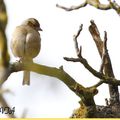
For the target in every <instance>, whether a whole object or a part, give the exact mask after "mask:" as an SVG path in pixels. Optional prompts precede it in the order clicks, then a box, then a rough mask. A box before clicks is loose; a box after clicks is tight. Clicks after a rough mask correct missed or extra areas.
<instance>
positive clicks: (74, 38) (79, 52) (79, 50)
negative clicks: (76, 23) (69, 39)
mask: <svg viewBox="0 0 120 120" xmlns="http://www.w3.org/2000/svg"><path fill="white" fill-rule="evenodd" d="M82 29H83V24H81V25H80V27H79V30H78V31H77V34H76V35H74V36H73V41H74V43H75V50H76V53H77V56H79V55H80V54H81V50H82V48H81V47H80V49H79V47H78V42H77V38H78V36H79V35H80V33H81V31H82Z"/></svg>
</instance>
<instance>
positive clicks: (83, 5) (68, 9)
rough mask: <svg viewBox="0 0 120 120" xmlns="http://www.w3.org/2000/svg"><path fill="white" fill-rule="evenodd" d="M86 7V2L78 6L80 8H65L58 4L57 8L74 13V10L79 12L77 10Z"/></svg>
mask: <svg viewBox="0 0 120 120" xmlns="http://www.w3.org/2000/svg"><path fill="white" fill-rule="evenodd" d="M86 5H87V2H86V1H85V2H84V3H82V4H80V5H78V6H71V7H69V8H67V7H64V6H62V5H59V4H56V7H58V8H61V9H64V10H66V11H72V10H77V9H80V8H82V7H85V6H86Z"/></svg>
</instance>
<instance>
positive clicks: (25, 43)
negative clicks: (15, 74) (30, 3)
mask: <svg viewBox="0 0 120 120" xmlns="http://www.w3.org/2000/svg"><path fill="white" fill-rule="evenodd" d="M38 31H42V29H41V28H40V24H39V22H38V21H37V20H36V19H35V18H29V19H27V20H25V21H24V22H23V23H22V24H21V25H20V26H17V27H16V28H15V31H14V32H13V35H12V40H11V49H12V52H13V54H14V56H16V57H19V58H20V61H22V62H24V63H28V62H32V61H33V58H34V57H36V56H37V55H38V53H39V52H40V48H41V38H40V33H39V32H38ZM24 84H27V85H30V71H24V76H23V85H24Z"/></svg>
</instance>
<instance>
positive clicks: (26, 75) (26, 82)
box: [23, 70, 30, 85]
mask: <svg viewBox="0 0 120 120" xmlns="http://www.w3.org/2000/svg"><path fill="white" fill-rule="evenodd" d="M23 85H30V71H26V70H25V71H24V73H23Z"/></svg>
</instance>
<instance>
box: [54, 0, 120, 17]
mask: <svg viewBox="0 0 120 120" xmlns="http://www.w3.org/2000/svg"><path fill="white" fill-rule="evenodd" d="M108 1H109V4H102V3H100V1H99V0H86V1H85V2H84V3H82V4H80V5H78V6H71V7H65V6H62V5H59V4H56V7H58V8H61V9H64V10H66V11H72V10H78V9H80V8H82V7H85V6H87V5H91V6H93V7H95V8H97V9H100V10H110V9H114V10H115V11H116V12H117V14H118V15H120V5H118V4H117V3H116V2H115V1H113V2H112V1H111V0H108Z"/></svg>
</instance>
